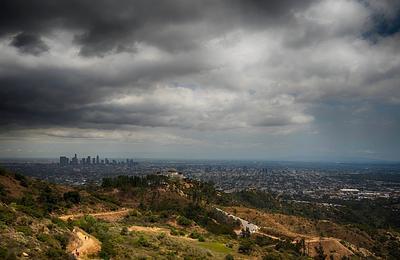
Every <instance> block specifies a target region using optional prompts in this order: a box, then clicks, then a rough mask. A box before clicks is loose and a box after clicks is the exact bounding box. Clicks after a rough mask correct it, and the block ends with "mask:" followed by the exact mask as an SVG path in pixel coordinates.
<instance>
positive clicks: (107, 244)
mask: <svg viewBox="0 0 400 260" xmlns="http://www.w3.org/2000/svg"><path fill="white" fill-rule="evenodd" d="M116 254H117V252H116V251H115V249H114V245H113V244H112V243H111V241H110V240H108V239H107V240H105V241H103V242H102V244H101V251H100V253H99V255H100V257H101V258H102V259H105V260H108V259H110V258H112V257H113V256H115V255H116Z"/></svg>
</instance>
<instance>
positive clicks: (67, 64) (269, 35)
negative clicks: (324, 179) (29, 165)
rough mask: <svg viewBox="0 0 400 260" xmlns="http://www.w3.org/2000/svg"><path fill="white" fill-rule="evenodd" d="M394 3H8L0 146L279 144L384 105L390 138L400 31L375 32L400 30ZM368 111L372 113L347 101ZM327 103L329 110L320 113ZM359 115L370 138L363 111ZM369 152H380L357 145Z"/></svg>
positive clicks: (2, 38) (0, 41) (1, 27)
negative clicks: (16, 141) (21, 142)
mask: <svg viewBox="0 0 400 260" xmlns="http://www.w3.org/2000/svg"><path fill="white" fill-rule="evenodd" d="M398 7H399V6H398V4H397V3H396V2H392V1H382V2H380V3H379V4H378V3H376V1H345V0H343V1H342V0H321V1H255V0H254V1H253V0H251V1H241V0H233V1H228V0H226V1H201V2H200V1H184V0H170V1H161V2H160V1H148V0H147V1H119V2H118V4H116V3H115V2H114V1H108V0H101V1H96V4H93V3H92V2H91V1H86V0H84V1H82V0H80V1H75V0H74V1H64V0H59V1H40V2H37V1H22V0H13V1H8V0H6V1H2V3H1V4H0V10H1V13H2V15H1V16H0V126H1V128H0V129H1V130H0V138H7V137H8V136H13V134H14V133H18V136H23V135H24V133H25V137H27V138H28V137H29V136H39V137H37V138H39V139H40V138H43V136H50V137H52V138H57V137H59V138H63V137H65V138H73V137H74V136H75V137H77V138H85V137H87V138H88V139H90V138H91V137H93V138H94V139H96V138H105V139H107V138H111V139H113V140H114V139H118V138H122V139H124V138H128V139H129V138H132V137H131V136H130V135H129V133H130V132H132V133H137V134H138V135H141V136H145V137H143V138H142V139H140V140H150V139H151V138H152V137H151V136H150V135H152V136H153V137H155V136H157V135H160V136H164V137H163V138H166V139H168V142H167V143H170V142H171V140H174V141H175V142H177V143H179V142H182V143H196V144H198V143H201V142H204V143H216V142H217V140H218V138H216V139H215V140H212V137H207V136H205V134H204V133H203V132H207V133H209V134H210V133H220V132H227V133H229V135H227V136H226V137H225V136H223V137H219V138H220V139H221V140H222V139H225V138H226V139H229V138H230V137H232V139H234V140H236V142H238V143H240V142H239V139H240V138H243V140H247V139H251V140H252V142H253V143H256V144H257V140H258V141H259V142H260V143H263V142H265V143H268V142H271V141H268V140H267V139H268V138H267V137H265V136H270V137H271V136H277V135H281V136H289V137H288V139H290V140H293V139H295V137H296V136H299V137H298V138H300V136H301V137H302V138H308V137H307V136H308V135H310V136H313V137H315V136H316V135H318V136H321V135H324V134H327V136H328V137H326V138H329V139H335V138H340V136H335V137H332V136H333V135H334V133H333V134H332V133H331V132H330V131H328V130H327V127H326V126H327V125H328V124H326V123H325V121H324V116H325V115H326V116H327V117H328V118H332V120H333V119H334V121H335V122H336V123H337V124H338V126H345V125H346V124H347V121H348V120H349V119H348V117H347V115H346V113H345V112H343V110H344V111H346V110H349V111H353V110H359V111H365V112H363V113H366V114H368V113H372V112H371V111H376V110H379V109H377V108H379V107H386V106H390V107H391V109H390V111H387V112H385V111H386V110H382V111H381V110H379V111H380V113H381V114H384V115H385V117H384V118H386V121H387V122H392V123H391V124H389V123H388V124H386V125H385V127H386V128H387V132H388V133H393V131H391V130H390V129H392V130H393V129H397V128H398V125H399V122H398V118H396V117H395V116H393V113H394V111H397V110H398V106H399V104H400V89H399V82H400V76H399V75H400V73H399V72H400V60H399V58H398V53H399V47H398V46H399V44H398V43H399V39H400V38H399V37H400V34H399V33H398V30H397V29H396V28H394V27H393V26H392V27H390V28H389V29H390V33H389V31H388V30H389V29H388V28H386V29H385V30H386V31H384V30H383V29H382V28H381V27H380V26H383V25H384V24H385V23H388V21H398V20H399V18H398V17H399V15H398V11H396V10H398V9H399V8H398ZM376 17H381V19H377V18H376ZM382 17H383V18H382ZM366 102H367V103H370V104H371V107H372V108H370V109H367V110H365V109H363V108H364V107H363V106H361V105H360V107H358V108H354V107H353V106H352V105H351V104H364V103H366ZM325 107H329V108H330V109H331V110H333V112H332V111H331V110H329V112H327V111H324V110H321V111H320V110H319V108H325ZM335 109H336V110H337V111H341V112H340V113H338V116H337V117H334V116H333V115H334V111H335ZM324 113H325V114H324ZM349 114H351V113H349ZM352 115H353V116H354V118H356V119H358V120H354V122H355V124H357V122H358V123H359V127H362V128H363V129H368V131H367V132H368V133H371V134H372V132H373V131H374V130H373V128H374V127H375V126H372V125H369V124H365V122H366V119H365V118H364V114H362V113H355V114H352ZM375 117H376V118H378V116H375ZM380 117H381V118H383V117H382V116H380ZM389 128H390V129H389ZM82 129H84V130H82ZM343 129H346V128H345V127H343ZM354 129H357V127H356V126H355V127H354ZM113 131H115V132H113ZM146 131H147V132H149V134H147V133H146ZM39 132H42V135H40V134H38V133H39ZM161 132H163V133H165V132H168V135H161ZM339 132H340V131H338V133H339ZM316 133H318V134H316ZM246 134H247V135H248V136H246ZM342 134H343V132H342ZM210 135H211V134H210ZM216 135H217V134H216ZM354 135H355V134H354ZM251 136H254V138H253V137H251ZM304 136H306V137H304ZM239 137H240V138H239ZM179 138H181V139H182V140H179ZM209 138H211V139H209ZM271 138H275V137H271ZM321 138H322V137H321ZM199 139H200V140H199ZM322 139H323V138H322ZM349 139H351V136H349ZM157 140H160V139H157ZM314 140H316V139H314ZM381 140H382V142H383V143H385V142H387V140H386V139H385V138H383V137H382V138H381ZM174 141H172V142H174ZM160 142H161V141H160ZM232 142H233V141H229V140H228V141H227V140H224V141H223V142H222V141H221V143H224V144H225V143H232ZM282 143H285V141H282ZM321 143H323V142H321ZM293 144H294V141H293V143H292V145H293ZM359 144H361V140H359ZM221 145H222V144H221ZM241 145H244V144H243V143H241ZM286 145H287V147H290V144H286ZM238 146H240V145H238ZM382 147H383V145H382ZM310 149H311V148H310ZM315 149H316V148H315ZM382 149H383V148H382ZM366 150H374V151H375V150H376V149H373V147H364V146H363V147H359V148H357V149H354V151H366ZM378 152H379V151H378ZM376 154H378V153H376Z"/></svg>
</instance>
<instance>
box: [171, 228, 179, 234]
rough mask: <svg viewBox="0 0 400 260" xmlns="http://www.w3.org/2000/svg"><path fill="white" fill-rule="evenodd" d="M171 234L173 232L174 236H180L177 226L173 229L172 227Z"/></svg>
mask: <svg viewBox="0 0 400 260" xmlns="http://www.w3.org/2000/svg"><path fill="white" fill-rule="evenodd" d="M170 234H171V235H172V236H179V232H178V231H177V230H176V229H175V228H172V229H171V231H170Z"/></svg>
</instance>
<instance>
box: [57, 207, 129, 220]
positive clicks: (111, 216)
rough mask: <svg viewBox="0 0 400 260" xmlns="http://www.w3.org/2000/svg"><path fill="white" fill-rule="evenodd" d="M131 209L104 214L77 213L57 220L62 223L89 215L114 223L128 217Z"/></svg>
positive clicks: (62, 216)
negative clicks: (62, 221)
mask: <svg viewBox="0 0 400 260" xmlns="http://www.w3.org/2000/svg"><path fill="white" fill-rule="evenodd" d="M130 210H131V209H120V210H117V211H105V212H96V213H77V214H70V215H61V216H59V217H58V218H59V219H61V220H64V221H67V220H68V219H77V218H81V217H83V216H85V215H89V216H92V217H95V218H99V219H103V220H108V221H114V220H116V219H120V218H123V217H125V216H126V215H128V213H129V211H130Z"/></svg>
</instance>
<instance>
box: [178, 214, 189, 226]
mask: <svg viewBox="0 0 400 260" xmlns="http://www.w3.org/2000/svg"><path fill="white" fill-rule="evenodd" d="M176 222H177V223H178V224H179V225H181V226H184V227H188V226H190V225H191V224H192V221H191V220H190V219H188V218H185V217H184V216H179V217H178V218H177V219H176Z"/></svg>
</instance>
